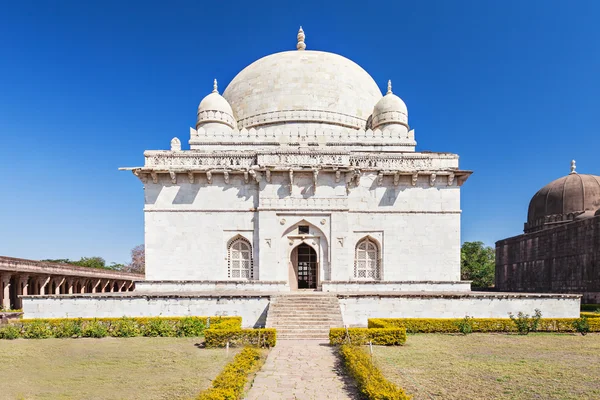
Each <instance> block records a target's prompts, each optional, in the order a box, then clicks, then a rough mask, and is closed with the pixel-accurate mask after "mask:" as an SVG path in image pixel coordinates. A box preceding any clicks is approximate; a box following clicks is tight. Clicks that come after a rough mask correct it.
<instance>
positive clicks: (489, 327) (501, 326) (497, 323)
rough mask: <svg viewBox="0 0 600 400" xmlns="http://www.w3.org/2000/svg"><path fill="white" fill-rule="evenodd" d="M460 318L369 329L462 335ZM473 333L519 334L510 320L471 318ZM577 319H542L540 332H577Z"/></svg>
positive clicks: (596, 324) (597, 328)
mask: <svg viewBox="0 0 600 400" xmlns="http://www.w3.org/2000/svg"><path fill="white" fill-rule="evenodd" d="M460 320H461V319H460V318H371V319H369V325H368V326H369V328H406V332H408V333H460V330H459V327H458V322H459V321H460ZM469 321H470V322H471V324H472V328H473V332H517V327H516V325H515V323H514V322H513V321H512V320H511V319H509V318H470V319H469ZM574 321H575V318H541V319H540V320H539V322H538V323H539V326H538V331H540V332H576V330H575V329H574V328H573V322H574ZM588 323H589V325H590V332H600V318H592V319H588Z"/></svg>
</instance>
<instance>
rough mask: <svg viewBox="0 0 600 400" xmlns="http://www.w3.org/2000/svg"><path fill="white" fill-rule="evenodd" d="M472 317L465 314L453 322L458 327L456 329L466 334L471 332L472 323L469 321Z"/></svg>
mask: <svg viewBox="0 0 600 400" xmlns="http://www.w3.org/2000/svg"><path fill="white" fill-rule="evenodd" d="M472 319H473V317H469V316H468V315H465V317H464V318H463V319H461V320H459V321H456V322H455V324H456V327H457V328H458V331H459V332H460V333H462V334H463V335H468V334H469V333H471V332H473V324H472V323H471V320H472Z"/></svg>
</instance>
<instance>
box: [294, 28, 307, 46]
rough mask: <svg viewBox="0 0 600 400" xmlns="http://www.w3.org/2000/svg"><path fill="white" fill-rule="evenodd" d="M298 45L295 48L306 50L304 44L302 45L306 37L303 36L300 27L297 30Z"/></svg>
mask: <svg viewBox="0 0 600 400" xmlns="http://www.w3.org/2000/svg"><path fill="white" fill-rule="evenodd" d="M297 38H298V44H297V45H296V48H297V49H298V50H304V49H306V44H305V43H304V39H305V38H306V36H305V35H304V31H303V30H302V27H300V29H299V30H298V36H297Z"/></svg>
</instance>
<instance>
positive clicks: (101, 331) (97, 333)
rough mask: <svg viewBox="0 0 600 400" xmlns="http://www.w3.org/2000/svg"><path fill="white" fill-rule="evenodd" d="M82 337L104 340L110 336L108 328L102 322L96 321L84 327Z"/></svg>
mask: <svg viewBox="0 0 600 400" xmlns="http://www.w3.org/2000/svg"><path fill="white" fill-rule="evenodd" d="M81 336H83V337H89V338H103V337H106V336H108V327H107V325H106V324H104V323H103V322H102V321H99V320H97V319H94V320H92V321H89V322H88V323H87V324H85V325H84V326H83V329H82V330H81Z"/></svg>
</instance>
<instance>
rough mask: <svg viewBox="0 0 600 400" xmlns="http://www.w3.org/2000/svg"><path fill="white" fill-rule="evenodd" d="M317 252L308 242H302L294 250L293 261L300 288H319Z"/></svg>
mask: <svg viewBox="0 0 600 400" xmlns="http://www.w3.org/2000/svg"><path fill="white" fill-rule="evenodd" d="M318 262H319V261H318V257H317V252H316V251H315V250H314V249H313V248H312V247H310V246H309V245H307V244H306V243H302V244H300V245H299V246H298V247H296V248H295V249H294V251H293V252H292V263H293V265H294V272H295V273H296V280H297V282H298V289H316V288H317V280H318V276H317V271H318V268H317V265H318Z"/></svg>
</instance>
